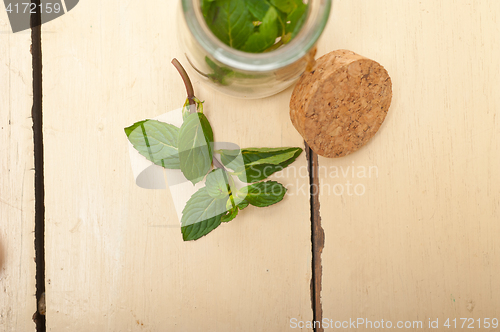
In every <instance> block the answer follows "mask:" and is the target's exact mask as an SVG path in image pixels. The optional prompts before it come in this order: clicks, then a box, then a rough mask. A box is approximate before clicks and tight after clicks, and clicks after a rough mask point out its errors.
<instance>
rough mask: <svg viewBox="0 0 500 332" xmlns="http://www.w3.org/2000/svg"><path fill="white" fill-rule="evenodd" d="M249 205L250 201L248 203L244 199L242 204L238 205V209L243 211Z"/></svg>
mask: <svg viewBox="0 0 500 332" xmlns="http://www.w3.org/2000/svg"><path fill="white" fill-rule="evenodd" d="M248 204H249V203H248V201H246V200H244V199H243V200H242V201H241V202H240V204H238V209H240V210H243V209H244V208H246V207H247V206H248Z"/></svg>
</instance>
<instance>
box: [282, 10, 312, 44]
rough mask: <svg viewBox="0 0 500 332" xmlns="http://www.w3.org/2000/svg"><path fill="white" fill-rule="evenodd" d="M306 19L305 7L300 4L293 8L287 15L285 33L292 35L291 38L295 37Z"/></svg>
mask: <svg viewBox="0 0 500 332" xmlns="http://www.w3.org/2000/svg"><path fill="white" fill-rule="evenodd" d="M306 18H307V5H305V4H303V3H300V4H299V5H298V6H297V8H295V9H294V10H293V11H292V12H291V13H290V14H289V15H288V21H289V22H290V23H289V24H287V26H286V32H287V33H291V34H292V38H293V37H295V36H296V35H297V34H298V33H299V31H300V29H301V28H302V25H303V24H304V22H305V20H306Z"/></svg>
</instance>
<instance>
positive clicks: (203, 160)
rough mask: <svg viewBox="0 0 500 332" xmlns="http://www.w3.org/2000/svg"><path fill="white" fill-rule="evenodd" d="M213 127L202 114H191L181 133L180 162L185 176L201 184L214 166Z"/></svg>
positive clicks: (194, 182)
mask: <svg viewBox="0 0 500 332" xmlns="http://www.w3.org/2000/svg"><path fill="white" fill-rule="evenodd" d="M213 141H214V136H213V132H212V127H211V126H210V123H209V122H208V119H207V118H206V117H205V115H203V114H202V113H192V114H190V115H189V116H188V117H187V118H186V120H185V121H184V123H183V124H182V126H181V129H180V131H179V160H180V168H181V171H182V173H183V174H184V176H185V177H186V178H187V179H188V180H189V181H191V182H192V183H193V184H196V183H197V182H200V181H201V180H202V179H203V178H204V177H205V175H206V174H207V173H208V171H210V168H211V166H212V156H213V155H212V147H211V143H212V142H213Z"/></svg>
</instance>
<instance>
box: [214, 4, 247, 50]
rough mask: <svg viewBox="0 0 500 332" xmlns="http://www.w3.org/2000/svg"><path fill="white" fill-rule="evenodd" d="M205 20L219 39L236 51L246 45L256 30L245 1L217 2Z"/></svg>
mask: <svg viewBox="0 0 500 332" xmlns="http://www.w3.org/2000/svg"><path fill="white" fill-rule="evenodd" d="M205 20H206V22H207V24H208V26H209V28H210V30H212V32H213V33H214V34H215V35H216V36H217V38H219V39H220V40H221V41H222V42H223V43H224V44H227V45H229V46H231V47H233V48H236V49H240V48H241V47H242V46H243V45H244V44H245V42H246V40H247V39H248V37H250V35H251V34H252V32H253V28H254V25H253V23H252V15H251V14H250V12H249V10H248V9H247V7H246V3H245V0H217V1H216V2H215V5H214V6H210V8H209V10H208V11H207V14H206V15H205Z"/></svg>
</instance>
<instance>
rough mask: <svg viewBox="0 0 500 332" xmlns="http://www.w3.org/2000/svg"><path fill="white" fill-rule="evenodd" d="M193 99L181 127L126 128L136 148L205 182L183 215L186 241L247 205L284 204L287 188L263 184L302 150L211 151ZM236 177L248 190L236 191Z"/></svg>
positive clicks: (142, 124)
mask: <svg viewBox="0 0 500 332" xmlns="http://www.w3.org/2000/svg"><path fill="white" fill-rule="evenodd" d="M193 100H194V101H195V107H194V109H196V110H197V111H195V112H193V110H191V109H190V107H189V101H187V102H186V104H185V105H184V108H183V119H184V121H183V123H182V126H181V127H180V128H178V127H175V126H173V125H171V124H168V123H164V122H160V121H157V120H144V121H139V122H137V123H135V124H133V125H132V126H130V127H127V128H125V133H126V135H127V137H128V139H129V141H130V142H131V143H132V145H133V146H134V148H135V149H137V151H138V152H139V153H140V154H141V155H143V156H144V157H146V158H147V159H148V160H150V161H152V162H153V163H155V164H156V165H160V166H162V167H164V168H169V169H180V170H181V171H182V173H183V174H184V176H185V177H186V178H187V179H188V180H189V181H191V182H192V183H193V185H194V184H196V183H198V182H200V181H202V180H203V179H205V178H206V181H205V186H204V187H202V188H200V189H198V190H197V191H196V192H195V193H194V194H193V195H192V196H191V198H190V199H189V200H188V201H187V203H186V206H185V207H184V209H183V211H182V218H181V232H182V236H183V239H184V241H190V240H197V239H199V238H200V237H202V236H204V235H207V234H208V233H210V232H211V231H212V230H214V229H215V228H217V227H218V226H219V225H220V224H221V223H222V222H229V221H231V220H233V219H234V218H235V217H236V216H237V215H238V212H239V211H240V210H243V209H245V208H246V207H247V206H249V205H253V206H256V207H267V206H270V205H272V204H276V203H278V202H280V201H281V200H282V199H283V197H284V196H285V193H286V188H285V187H284V186H283V185H282V184H280V183H278V182H276V181H263V180H265V179H266V178H268V177H269V176H270V175H271V174H273V173H275V172H278V171H280V170H282V169H283V168H285V167H287V166H288V165H290V164H291V163H292V162H293V161H295V159H297V157H298V156H299V155H300V154H301V153H302V149H301V148H248V149H242V150H224V149H222V150H218V151H213V142H214V137H213V131H212V127H211V126H210V123H209V121H208V119H207V118H206V116H205V115H204V114H203V105H202V102H200V101H199V100H198V99H193ZM214 154H220V159H221V162H222V165H221V164H220V163H219V162H217V163H214ZM216 161H218V160H216ZM214 164H215V165H218V167H215V168H214ZM233 176H234V177H238V178H239V180H240V181H241V182H245V183H248V184H249V185H247V186H244V187H242V188H237V186H236V185H235V182H234V178H233ZM259 181H260V182H259Z"/></svg>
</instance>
